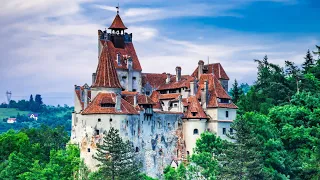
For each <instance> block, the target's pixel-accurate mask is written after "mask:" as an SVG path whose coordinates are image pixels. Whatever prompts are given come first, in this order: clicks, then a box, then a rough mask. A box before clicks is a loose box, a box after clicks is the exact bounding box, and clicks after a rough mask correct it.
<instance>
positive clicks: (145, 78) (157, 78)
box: [141, 73, 167, 89]
mask: <svg viewBox="0 0 320 180" xmlns="http://www.w3.org/2000/svg"><path fill="white" fill-rule="evenodd" d="M141 78H142V86H145V85H146V84H147V83H149V84H150V86H151V87H152V88H153V89H158V88H159V87H160V86H161V85H162V84H165V83H166V79H167V75H166V73H162V74H156V73H142V74H141Z"/></svg>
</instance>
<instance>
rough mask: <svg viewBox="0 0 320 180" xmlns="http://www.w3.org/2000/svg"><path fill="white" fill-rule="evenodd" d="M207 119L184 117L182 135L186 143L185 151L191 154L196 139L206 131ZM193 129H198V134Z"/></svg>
mask: <svg viewBox="0 0 320 180" xmlns="http://www.w3.org/2000/svg"><path fill="white" fill-rule="evenodd" d="M206 121H207V119H201V120H199V119H184V120H183V137H184V140H185V144H186V147H185V148H186V152H187V154H188V152H189V154H190V155H191V154H192V153H193V148H195V145H196V141H197V139H198V138H199V137H200V134H202V133H204V132H205V131H206V127H207V123H206ZM194 129H198V134H194Z"/></svg>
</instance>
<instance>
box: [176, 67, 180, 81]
mask: <svg viewBox="0 0 320 180" xmlns="http://www.w3.org/2000/svg"><path fill="white" fill-rule="evenodd" d="M180 80H181V67H180V66H177V67H176V82H178V81H180Z"/></svg>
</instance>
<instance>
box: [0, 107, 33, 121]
mask: <svg viewBox="0 0 320 180" xmlns="http://www.w3.org/2000/svg"><path fill="white" fill-rule="evenodd" d="M29 113H31V111H20V110H19V109H16V108H0V119H6V118H10V117H17V115H18V114H20V115H28V114H29Z"/></svg>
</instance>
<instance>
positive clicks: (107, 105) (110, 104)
mask: <svg viewBox="0 0 320 180" xmlns="http://www.w3.org/2000/svg"><path fill="white" fill-rule="evenodd" d="M115 106H116V105H115V104H112V103H101V107H115Z"/></svg>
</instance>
